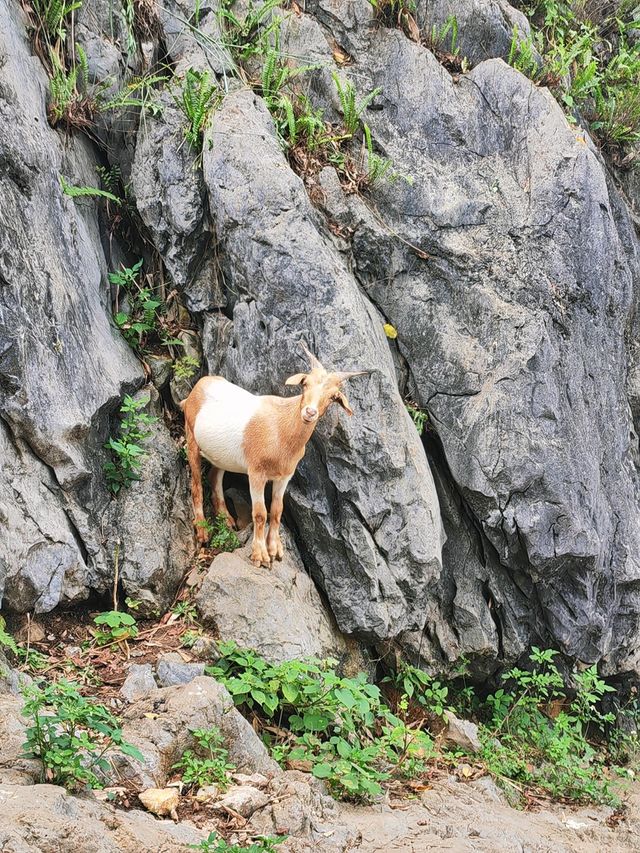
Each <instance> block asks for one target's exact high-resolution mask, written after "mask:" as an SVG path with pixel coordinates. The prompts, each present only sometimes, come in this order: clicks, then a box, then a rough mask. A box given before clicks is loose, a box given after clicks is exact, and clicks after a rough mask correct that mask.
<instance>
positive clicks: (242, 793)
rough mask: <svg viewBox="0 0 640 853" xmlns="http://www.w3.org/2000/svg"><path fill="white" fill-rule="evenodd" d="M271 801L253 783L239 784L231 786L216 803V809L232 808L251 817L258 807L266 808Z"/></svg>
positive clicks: (244, 815) (243, 815)
mask: <svg viewBox="0 0 640 853" xmlns="http://www.w3.org/2000/svg"><path fill="white" fill-rule="evenodd" d="M268 802H270V800H269V797H268V796H267V795H266V794H264V793H263V792H262V791H259V790H258V789H257V788H254V787H252V786H251V785H237V786H236V787H234V788H230V789H229V790H228V791H227V793H226V794H225V795H224V797H223V798H222V799H221V800H218V802H217V803H215V804H214V806H213V808H214V809H215V811H224V810H225V809H231V810H232V811H234V812H237V813H238V814H240V815H242V817H246V818H250V817H251V815H252V814H253V813H254V812H255V811H257V810H258V809H262V808H264V806H266V805H267V803H268Z"/></svg>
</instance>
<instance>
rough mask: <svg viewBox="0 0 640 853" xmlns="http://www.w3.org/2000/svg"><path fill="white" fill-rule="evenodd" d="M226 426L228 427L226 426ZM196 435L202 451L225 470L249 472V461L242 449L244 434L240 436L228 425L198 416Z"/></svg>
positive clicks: (238, 472) (205, 456)
mask: <svg viewBox="0 0 640 853" xmlns="http://www.w3.org/2000/svg"><path fill="white" fill-rule="evenodd" d="M225 426H226V428H225ZM194 435H195V437H196V441H197V442H198V447H199V448H200V452H201V453H202V455H203V456H204V458H205V459H207V460H208V461H209V462H211V464H212V465H215V466H216V468H221V469H222V470H223V471H233V472H234V473H236V474H246V473H247V462H246V459H245V455H244V453H243V451H242V438H241V437H242V434H240V436H238V433H237V432H236V431H235V430H232V429H229V426H228V425H225V424H223V423H215V422H212V421H211V420H210V419H209V420H206V421H205V420H204V419H203V420H202V421H201V420H200V415H198V417H197V418H196V423H195V429H194Z"/></svg>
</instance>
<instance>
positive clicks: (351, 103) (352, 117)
mask: <svg viewBox="0 0 640 853" xmlns="http://www.w3.org/2000/svg"><path fill="white" fill-rule="evenodd" d="M332 76H333V82H334V83H335V84H336V89H337V90H338V98H339V99H340V108H341V110H342V120H343V122H344V127H345V130H346V131H347V133H349V134H351V136H353V135H354V134H355V133H356V132H357V130H358V127H359V126H360V116H361V115H362V114H363V112H364V111H365V110H366V109H367V107H368V106H369V104H370V103H371V102H372V101H373V99H374V98H375V97H377V96H378V95H379V94H380V92H382V89H374V90H373V92H369V94H368V95H365V96H364V98H363V99H362V100H361V101H358V100H357V99H356V90H355V86H354V85H353V83H351V81H349V80H347V81H346V82H344V83H343V82H342V80H340V78H339V77H338V75H337V74H336V72H335V71H334V72H333V75H332Z"/></svg>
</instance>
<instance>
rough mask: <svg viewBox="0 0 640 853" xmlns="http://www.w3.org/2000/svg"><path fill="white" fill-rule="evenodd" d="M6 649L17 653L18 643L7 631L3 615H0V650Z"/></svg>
mask: <svg viewBox="0 0 640 853" xmlns="http://www.w3.org/2000/svg"><path fill="white" fill-rule="evenodd" d="M2 649H8V650H9V651H10V652H12V653H13V654H14V655H17V654H18V644H17V643H16V641H15V640H14V639H13V637H12V636H11V634H10V633H9V632H8V631H7V623H6V622H5V621H4V616H0V651H1V650H2Z"/></svg>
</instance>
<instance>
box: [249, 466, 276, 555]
mask: <svg viewBox="0 0 640 853" xmlns="http://www.w3.org/2000/svg"><path fill="white" fill-rule="evenodd" d="M266 484H267V478H266V477H264V476H262V474H252V473H251V472H249V489H250V491H251V515H252V518H253V547H252V549H251V562H252V563H253V564H254V566H257V567H258V568H259V567H260V566H261V565H265V566H270V565H271V560H270V559H269V552H268V551H267V543H266V541H265V537H264V533H265V527H266V525H267V507H266V506H265V502H264V487H265V486H266Z"/></svg>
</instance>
